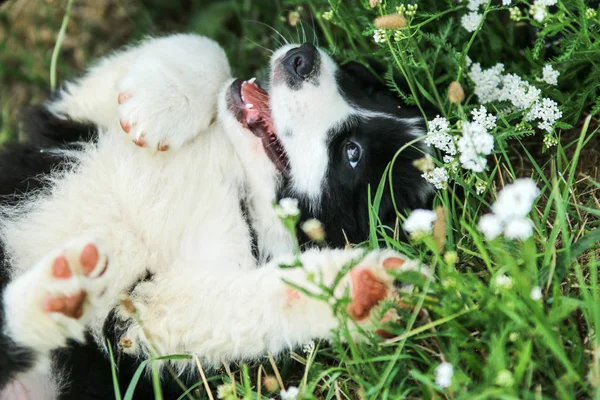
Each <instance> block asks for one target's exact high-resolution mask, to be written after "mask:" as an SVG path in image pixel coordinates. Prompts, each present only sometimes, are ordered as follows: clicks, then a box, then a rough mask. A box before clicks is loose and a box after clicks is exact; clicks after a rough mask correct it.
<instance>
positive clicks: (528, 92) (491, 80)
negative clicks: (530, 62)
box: [469, 63, 562, 132]
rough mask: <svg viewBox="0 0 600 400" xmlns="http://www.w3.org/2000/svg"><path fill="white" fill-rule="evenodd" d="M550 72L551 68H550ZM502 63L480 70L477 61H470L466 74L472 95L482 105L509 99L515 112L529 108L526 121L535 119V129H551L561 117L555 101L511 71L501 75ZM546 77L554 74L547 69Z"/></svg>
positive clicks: (549, 130) (502, 70)
mask: <svg viewBox="0 0 600 400" xmlns="http://www.w3.org/2000/svg"><path fill="white" fill-rule="evenodd" d="M552 71H554V70H552ZM503 72H504V65H503V64H496V65H495V66H493V67H491V68H488V69H483V68H481V65H480V64H479V63H473V64H472V65H471V68H470V70H469V77H470V78H471V80H472V81H473V83H474V84H475V94H476V95H477V97H478V98H479V101H480V102H481V103H483V104H487V103H490V102H492V101H506V102H510V103H511V104H512V106H513V107H515V108H516V109H517V110H519V111H525V110H528V109H529V112H528V113H527V114H526V119H527V121H533V120H535V119H539V120H540V122H539V123H538V128H540V129H543V130H546V131H548V132H551V131H552V129H553V126H554V124H555V122H556V121H557V120H558V119H559V118H561V117H562V112H561V111H560V110H559V109H558V104H557V103H556V102H554V101H552V100H550V99H548V98H542V97H541V91H540V90H539V89H538V88H536V87H534V86H532V85H531V84H529V83H528V82H526V81H524V80H523V79H521V78H520V77H519V76H517V75H515V74H503ZM547 73H549V74H550V75H549V76H554V75H555V74H557V73H558V72H556V71H554V73H552V72H550V71H549V70H548V71H547ZM557 76H558V75H556V77H557Z"/></svg>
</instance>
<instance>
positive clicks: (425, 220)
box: [402, 208, 437, 235]
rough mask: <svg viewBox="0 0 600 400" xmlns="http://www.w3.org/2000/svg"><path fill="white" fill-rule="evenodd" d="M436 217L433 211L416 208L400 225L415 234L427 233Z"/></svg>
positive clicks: (429, 231)
mask: <svg viewBox="0 0 600 400" xmlns="http://www.w3.org/2000/svg"><path fill="white" fill-rule="evenodd" d="M436 219H437V215H436V213H435V212H433V211H431V210H423V209H421V208H418V209H416V210H413V212H412V213H411V214H410V215H409V216H408V218H406V220H405V221H404V223H403V224H402V227H403V228H404V230H405V231H407V232H408V233H411V234H415V235H422V234H425V235H426V234H429V233H431V231H432V229H433V223H434V222H435V220H436Z"/></svg>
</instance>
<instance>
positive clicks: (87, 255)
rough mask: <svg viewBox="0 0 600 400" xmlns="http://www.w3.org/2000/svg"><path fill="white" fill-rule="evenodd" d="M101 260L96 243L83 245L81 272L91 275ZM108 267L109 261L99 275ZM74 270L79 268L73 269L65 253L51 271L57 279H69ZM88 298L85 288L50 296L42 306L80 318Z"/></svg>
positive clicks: (54, 262)
mask: <svg viewBox="0 0 600 400" xmlns="http://www.w3.org/2000/svg"><path fill="white" fill-rule="evenodd" d="M99 260H100V253H99V252H98V248H97V247H96V245H94V244H92V243H90V244H88V245H86V246H85V247H83V249H82V250H81V253H80V254H79V264H80V265H81V273H82V274H83V275H85V276H90V275H91V274H92V273H93V272H94V270H95V269H96V267H97V265H98V262H99ZM107 267H108V262H107V263H106V264H105V265H104V266H103V267H102V270H101V271H100V273H99V274H98V275H97V276H101V275H102V274H104V272H105V271H106V268H107ZM74 271H78V269H72V268H71V267H70V266H69V262H68V261H67V258H66V257H65V256H64V255H59V256H58V257H56V258H55V259H54V261H53V262H52V269H51V273H52V276H53V277H54V278H55V279H69V278H71V277H72V276H73V273H74ZM86 299H87V293H86V292H84V291H83V290H80V291H78V292H77V293H75V294H73V295H68V296H66V295H54V296H48V297H46V299H45V300H44V303H43V305H42V308H43V310H44V311H47V312H53V313H60V314H63V315H65V316H67V317H70V318H74V319H79V318H81V316H82V315H83V305H84V303H85V301H86Z"/></svg>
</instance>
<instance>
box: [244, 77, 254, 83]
mask: <svg viewBox="0 0 600 400" xmlns="http://www.w3.org/2000/svg"><path fill="white" fill-rule="evenodd" d="M255 80H256V78H252V79H249V80H247V81H246V82H248V83H254V81H255Z"/></svg>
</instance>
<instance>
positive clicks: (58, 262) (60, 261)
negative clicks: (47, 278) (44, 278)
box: [52, 256, 72, 279]
mask: <svg viewBox="0 0 600 400" xmlns="http://www.w3.org/2000/svg"><path fill="white" fill-rule="evenodd" d="M71 275H72V273H71V270H70V269H69V264H68V263H67V259H66V258H65V257H64V256H58V257H56V258H55V259H54V262H53V263H52V276H53V277H55V278H56V279H68V278H70V277H71Z"/></svg>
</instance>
